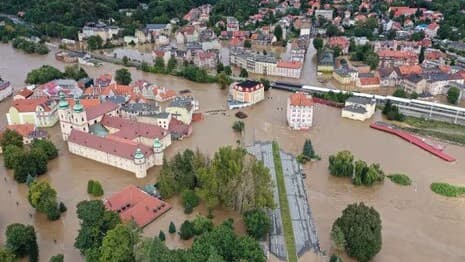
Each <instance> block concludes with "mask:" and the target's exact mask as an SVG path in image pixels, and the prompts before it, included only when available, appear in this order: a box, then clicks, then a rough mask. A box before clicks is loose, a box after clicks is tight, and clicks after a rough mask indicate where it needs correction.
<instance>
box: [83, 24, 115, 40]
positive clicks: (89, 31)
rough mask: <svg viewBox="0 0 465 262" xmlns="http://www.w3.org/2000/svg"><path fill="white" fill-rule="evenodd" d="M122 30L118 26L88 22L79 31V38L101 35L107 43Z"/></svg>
mask: <svg viewBox="0 0 465 262" xmlns="http://www.w3.org/2000/svg"><path fill="white" fill-rule="evenodd" d="M120 30H121V29H120V28H119V27H117V26H107V25H106V24H104V23H87V24H86V25H85V26H84V27H83V28H82V30H81V32H79V33H78V39H79V41H83V40H85V39H87V38H89V37H91V36H100V37H101V38H102V40H103V42H104V43H105V42H106V41H108V40H111V39H112V38H113V37H114V36H116V35H117V34H118V33H119V32H120Z"/></svg>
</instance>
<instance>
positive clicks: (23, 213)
mask: <svg viewBox="0 0 465 262" xmlns="http://www.w3.org/2000/svg"><path fill="white" fill-rule="evenodd" d="M53 52H54V51H53V50H52V52H51V53H50V54H48V55H46V56H31V55H26V54H24V53H22V52H20V51H17V50H14V49H12V48H11V47H9V46H7V45H4V44H0V56H1V57H2V62H0V75H2V77H3V78H4V79H6V80H9V81H11V82H12V84H13V87H15V88H21V87H23V86H24V79H25V78H26V74H27V73H28V72H29V71H30V70H31V69H34V68H37V67H40V66H41V65H43V64H49V65H52V66H55V67H57V68H60V69H63V68H64V67H65V66H66V64H64V63H60V62H58V61H56V60H55V58H54V56H53ZM118 68H120V66H116V65H112V64H107V63H104V65H103V67H100V68H88V67H85V70H86V71H87V72H88V73H89V74H90V76H91V77H96V76H98V75H100V74H102V73H113V72H114V71H115V69H118ZM130 71H131V73H132V78H133V80H137V79H146V80H149V81H154V82H156V83H158V84H160V85H162V86H166V87H169V88H173V89H175V90H182V89H191V90H192V91H193V94H194V95H195V97H196V98H197V99H199V101H200V111H202V112H204V111H209V110H219V109H226V108H227V107H226V101H225V97H226V92H227V91H224V90H220V89H219V88H218V87H217V85H216V84H197V83H193V82H190V81H186V80H183V79H180V78H175V77H172V76H166V75H154V74H147V73H143V72H140V71H136V70H135V69H134V68H131V69H130ZM308 81H314V82H316V81H315V80H312V79H309V80H308ZM288 95H289V93H286V92H282V91H277V90H272V91H270V92H268V93H267V94H266V96H267V98H266V100H265V101H263V102H262V103H260V104H258V105H256V106H254V107H252V108H248V109H246V110H244V112H245V113H247V114H248V116H249V117H248V118H247V119H245V120H244V122H245V126H246V129H245V133H244V135H243V137H239V136H238V135H236V134H234V132H233V131H232V128H231V126H232V123H233V122H234V121H235V117H234V113H235V112H236V111H226V112H225V113H224V114H223V113H219V114H216V115H206V116H205V119H204V120H203V121H201V122H197V123H194V126H193V130H194V131H193V132H194V133H193V135H192V136H191V137H189V138H187V139H185V140H183V141H180V142H174V143H173V145H172V146H171V147H170V148H169V149H168V151H167V155H168V157H169V156H172V155H173V154H175V153H176V152H179V151H181V150H184V149H186V148H191V149H195V148H199V149H200V150H201V151H203V152H205V153H209V154H212V153H214V152H215V151H216V150H217V149H218V148H219V147H220V146H224V145H235V144H236V140H237V139H242V140H243V142H244V144H246V145H250V144H252V143H253V141H254V140H263V141H264V140H272V139H275V140H277V141H278V142H279V143H280V146H281V148H282V149H283V150H285V151H287V152H290V153H295V154H297V153H300V152H301V150H302V146H303V143H304V140H305V139H306V138H311V139H312V142H313V145H314V147H315V150H316V151H317V153H318V154H319V155H320V156H321V157H322V160H321V161H319V162H315V163H313V164H312V166H311V167H310V166H305V173H306V174H307V178H306V181H305V183H306V186H307V193H308V197H309V201H310V206H311V208H312V212H313V216H314V218H315V222H316V226H317V229H318V234H319V237H320V244H321V248H322V249H323V250H327V251H328V253H329V250H330V246H331V245H330V240H329V231H330V229H331V225H332V223H333V221H334V220H335V219H336V218H337V217H338V216H340V214H341V211H342V210H343V209H344V208H345V207H346V206H347V204H350V203H353V202H357V201H364V202H366V203H368V204H369V205H372V206H374V207H375V208H376V209H377V210H378V212H379V213H380V214H381V218H382V221H383V231H382V232H383V246H382V250H381V252H380V253H379V254H378V255H377V256H376V257H375V259H374V261H389V262H390V261H464V260H465V241H464V240H465V237H464V235H465V224H464V223H463V221H464V218H465V199H448V198H444V197H441V196H438V195H436V194H434V193H432V192H431V190H430V189H429V185H430V184H431V182H436V181H444V182H449V183H452V184H458V185H465V176H464V175H465V171H464V170H465V149H464V148H463V147H458V146H453V145H448V146H447V148H446V151H447V152H448V153H450V154H451V155H453V156H454V157H456V158H457V161H456V162H455V163H447V162H444V161H442V160H440V159H438V158H436V157H434V156H432V155H430V154H428V153H427V152H424V151H422V150H420V149H418V148H417V147H415V146H413V145H410V144H408V143H406V142H405V141H403V140H401V139H399V138H396V137H394V136H390V135H388V134H384V133H382V132H379V131H376V130H373V129H370V128H369V127H368V125H369V123H368V122H367V123H360V122H355V121H351V120H348V119H342V118H341V117H340V112H339V111H338V110H337V109H334V108H330V107H325V106H321V105H317V106H316V108H315V113H314V115H315V117H314V128H312V130H310V131H309V132H291V131H289V129H288V128H287V127H286V123H285V108H286V99H287V96H288ZM9 104H10V100H7V101H4V102H1V103H0V119H1V122H0V126H1V127H3V126H4V125H5V124H6V118H5V116H4V113H5V112H6V111H7V110H8V108H9ZM376 117H377V118H378V119H379V118H380V116H379V115H377V116H376ZM48 131H49V133H50V134H51V138H52V140H53V141H54V142H55V143H56V145H57V146H58V148H59V149H60V154H59V158H58V159H56V160H53V161H51V162H50V163H49V172H48V173H47V174H46V175H44V176H42V177H41V178H40V179H45V180H48V181H50V183H51V184H52V186H53V187H55V188H56V189H57V192H58V197H59V200H61V201H63V202H65V204H66V205H67V206H68V212H67V213H66V214H65V215H64V216H63V218H62V219H60V220H59V221H56V222H49V221H46V219H45V217H43V216H42V215H38V214H35V213H34V211H33V210H32V208H31V207H30V205H29V203H28V202H27V200H26V195H27V191H26V186H25V185H18V184H17V183H16V182H14V180H13V178H12V174H11V173H10V172H7V171H6V170H5V169H4V168H3V167H0V174H1V175H0V198H1V199H2V200H3V201H2V204H1V207H2V208H1V209H0V243H3V242H4V241H5V239H4V232H5V229H6V226H7V225H8V224H11V223H14V222H20V223H28V224H34V226H35V228H36V231H37V232H38V239H39V248H40V257H41V260H42V261H48V259H49V258H50V257H51V256H52V255H55V254H56V253H64V254H65V259H66V260H65V261H82V257H80V255H79V251H78V250H76V249H74V248H73V243H74V238H75V237H76V235H77V229H78V228H79V224H78V220H77V217H76V214H75V212H76V209H75V207H76V204H77V203H78V202H79V201H81V200H83V199H88V198H89V196H88V195H87V193H86V184H87V181H88V180H89V179H96V180H99V181H101V182H102V184H103V187H104V189H105V195H106V196H108V195H110V194H112V193H114V192H117V191H118V190H120V189H121V188H123V187H124V186H125V185H128V184H131V183H133V184H136V185H145V184H147V183H149V182H150V183H152V182H155V181H156V179H157V176H158V172H159V169H158V168H153V169H150V170H149V172H148V175H147V177H146V178H145V179H142V180H138V179H136V178H135V177H134V176H133V175H132V174H130V173H128V172H124V171H122V170H119V169H116V168H111V167H108V166H106V165H103V164H99V163H97V162H94V161H91V160H87V159H84V158H81V157H77V156H74V155H71V154H69V153H68V151H67V147H66V145H65V143H64V142H63V141H61V137H60V135H59V127H58V126H56V127H54V128H52V129H50V130H48ZM343 149H348V150H350V151H352V152H353V153H354V155H355V157H356V158H357V159H363V160H365V161H367V162H369V163H371V162H377V163H380V164H381V166H382V167H383V168H384V170H385V172H386V173H392V172H401V173H406V174H407V175H409V176H410V177H411V178H412V179H413V185H412V186H409V187H401V186H398V185H395V184H393V183H391V182H390V181H385V182H384V184H382V185H376V186H373V187H372V188H365V187H354V186H353V185H352V184H351V183H350V181H349V180H346V179H339V178H335V177H330V176H329V175H328V171H327V167H328V156H329V155H330V154H333V153H335V152H337V151H340V150H343ZM0 165H1V166H3V162H0ZM5 177H6V178H7V181H5V180H4V179H5ZM16 202H18V205H17V204H16ZM169 202H170V203H172V204H175V208H174V210H171V211H169V212H168V213H167V214H165V215H164V216H163V217H162V218H160V219H159V220H157V221H155V222H154V223H152V224H150V225H149V226H148V227H146V228H145V230H144V235H146V236H155V235H158V232H159V230H160V229H162V230H164V231H165V233H167V230H168V224H169V222H170V221H171V220H173V221H175V222H176V225H177V226H178V227H179V225H180V224H181V223H182V221H183V220H184V219H185V217H184V215H183V212H182V209H181V208H179V204H177V200H176V199H173V200H170V201H169ZM199 210H201V212H203V211H204V209H203V208H200V209H199ZM202 210H203V211H202ZM196 212H199V211H198V210H195V211H194V214H192V215H190V217H193V216H195V213H196ZM29 213H31V214H33V216H32V218H31V217H30V216H29ZM215 215H216V216H215V219H216V220H217V221H221V220H222V219H224V218H227V217H230V216H233V217H234V218H235V220H236V221H237V220H238V217H239V216H238V214H236V213H234V212H226V211H221V212H219V211H218V212H215ZM239 222H240V221H239ZM237 226H238V230H239V231H242V232H243V225H242V224H241V223H237ZM54 240H56V241H57V243H56V244H55V241H54ZM167 244H168V245H169V246H170V247H175V246H177V247H182V246H186V245H188V244H189V243H181V242H179V241H176V240H173V239H171V238H170V236H168V237H167ZM314 259H315V258H314V256H312V255H311V254H307V255H306V256H304V258H303V259H302V261H314ZM345 261H346V260H345Z"/></svg>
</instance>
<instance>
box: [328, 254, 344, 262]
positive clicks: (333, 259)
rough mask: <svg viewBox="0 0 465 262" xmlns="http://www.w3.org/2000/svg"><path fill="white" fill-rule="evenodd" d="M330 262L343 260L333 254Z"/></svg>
mask: <svg viewBox="0 0 465 262" xmlns="http://www.w3.org/2000/svg"><path fill="white" fill-rule="evenodd" d="M329 262H342V258H340V257H338V256H336V255H334V254H333V255H331V258H330V259H329Z"/></svg>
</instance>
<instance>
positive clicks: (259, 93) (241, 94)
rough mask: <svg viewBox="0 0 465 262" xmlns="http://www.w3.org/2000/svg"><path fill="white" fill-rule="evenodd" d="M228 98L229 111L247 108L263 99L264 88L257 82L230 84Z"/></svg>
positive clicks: (247, 81)
mask: <svg viewBox="0 0 465 262" xmlns="http://www.w3.org/2000/svg"><path fill="white" fill-rule="evenodd" d="M229 96H230V97H229V99H228V105H229V109H234V108H240V107H247V106H251V105H254V104H256V103H258V102H260V101H262V100H264V99H265V88H264V86H263V84H262V83H260V82H257V81H252V80H245V81H242V82H235V83H233V84H231V87H230V89H229Z"/></svg>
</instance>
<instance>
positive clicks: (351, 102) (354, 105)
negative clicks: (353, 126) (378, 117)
mask: <svg viewBox="0 0 465 262" xmlns="http://www.w3.org/2000/svg"><path fill="white" fill-rule="evenodd" d="M375 110H376V100H375V99H374V98H373V99H371V98H368V97H357V96H352V97H349V98H348V99H347V100H346V102H345V106H344V108H343V109H342V112H341V116H342V117H345V118H349V119H353V120H359V121H365V120H367V119H369V118H371V117H372V116H373V114H374V113H375Z"/></svg>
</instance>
